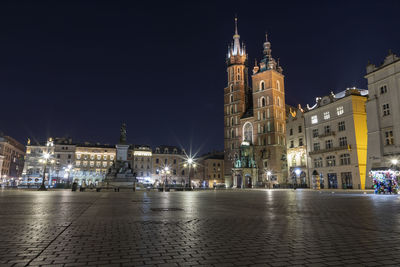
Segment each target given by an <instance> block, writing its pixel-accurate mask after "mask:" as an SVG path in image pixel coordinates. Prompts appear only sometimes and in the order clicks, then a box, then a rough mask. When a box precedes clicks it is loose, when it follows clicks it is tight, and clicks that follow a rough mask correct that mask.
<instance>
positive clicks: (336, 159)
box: [304, 88, 368, 189]
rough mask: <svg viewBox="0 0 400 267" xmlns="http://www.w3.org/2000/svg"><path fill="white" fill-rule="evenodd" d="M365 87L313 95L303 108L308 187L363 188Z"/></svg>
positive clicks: (365, 161)
mask: <svg viewBox="0 0 400 267" xmlns="http://www.w3.org/2000/svg"><path fill="white" fill-rule="evenodd" d="M367 95H368V90H360V89H355V88H352V89H347V90H345V91H343V92H340V93H338V94H333V93H331V94H330V95H328V96H324V97H322V98H321V97H317V99H316V104H315V105H314V106H313V107H309V106H308V105H307V108H305V109H304V111H305V113H304V119H305V128H306V138H307V140H306V144H307V152H308V156H309V157H308V166H309V168H308V170H309V173H308V175H309V177H311V178H312V179H311V183H310V184H311V187H312V188H316V187H318V185H319V186H320V188H332V189H335V188H343V189H364V188H365V177H366V163H367V114H366V111H365V102H366V101H367Z"/></svg>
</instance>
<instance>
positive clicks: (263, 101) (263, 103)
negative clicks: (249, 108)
mask: <svg viewBox="0 0 400 267" xmlns="http://www.w3.org/2000/svg"><path fill="white" fill-rule="evenodd" d="M261 107H265V97H261Z"/></svg>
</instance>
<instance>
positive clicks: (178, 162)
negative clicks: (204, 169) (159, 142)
mask: <svg viewBox="0 0 400 267" xmlns="http://www.w3.org/2000/svg"><path fill="white" fill-rule="evenodd" d="M152 159H153V162H152V165H153V173H152V178H153V179H154V181H155V182H161V181H164V180H165V179H166V178H167V180H168V182H169V183H174V182H175V183H179V184H186V183H187V181H188V167H187V166H186V167H185V160H186V154H185V150H184V149H180V148H178V147H176V146H157V147H156V148H154V149H153V154H152ZM166 168H167V169H168V172H169V173H167V174H165V173H163V171H164V170H165V169H166Z"/></svg>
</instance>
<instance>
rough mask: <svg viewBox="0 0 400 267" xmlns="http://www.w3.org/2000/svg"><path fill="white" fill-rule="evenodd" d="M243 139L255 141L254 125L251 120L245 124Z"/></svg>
mask: <svg viewBox="0 0 400 267" xmlns="http://www.w3.org/2000/svg"><path fill="white" fill-rule="evenodd" d="M243 141H247V142H250V143H252V142H253V125H252V124H251V123H250V122H246V123H245V124H244V125H243Z"/></svg>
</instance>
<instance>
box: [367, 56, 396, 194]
mask: <svg viewBox="0 0 400 267" xmlns="http://www.w3.org/2000/svg"><path fill="white" fill-rule="evenodd" d="M365 78H366V79H367V80H368V91H369V98H368V101H367V104H366V108H367V116H368V161H367V172H370V173H372V172H385V171H394V170H395V169H398V162H399V160H400V123H399V122H400V107H399V101H400V82H399V81H400V58H399V57H398V56H396V55H395V54H393V53H392V52H391V51H389V54H388V55H387V56H386V58H385V60H384V62H383V63H382V64H381V65H380V66H375V65H373V64H368V65H367V74H366V75H365ZM371 171H372V172H371ZM371 186H372V177H371V178H370V179H367V187H368V188H370V187H371Z"/></svg>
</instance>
